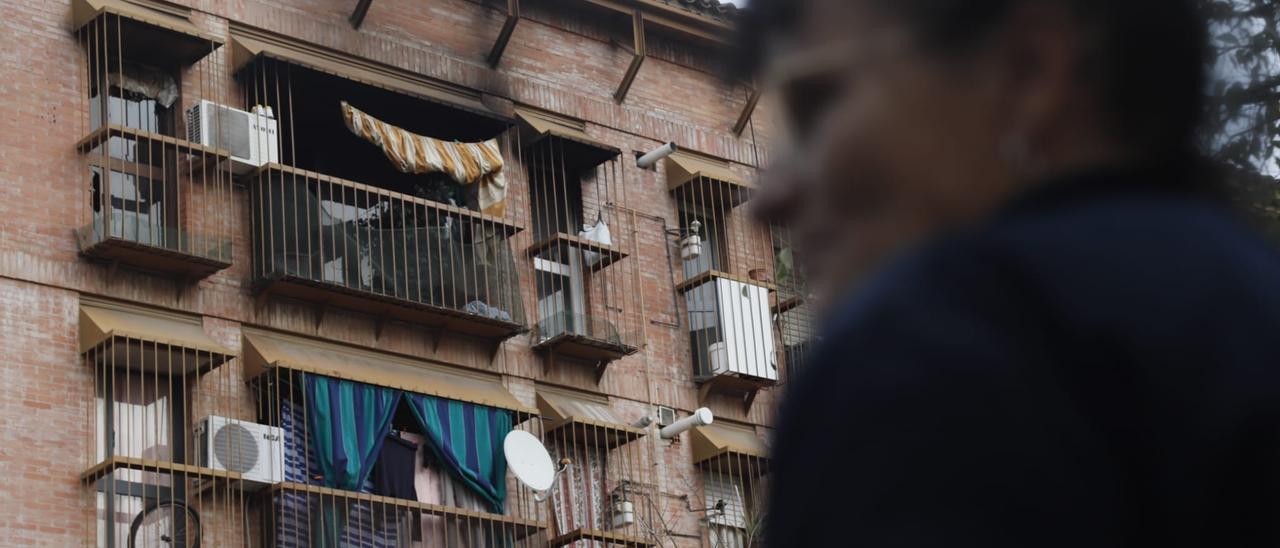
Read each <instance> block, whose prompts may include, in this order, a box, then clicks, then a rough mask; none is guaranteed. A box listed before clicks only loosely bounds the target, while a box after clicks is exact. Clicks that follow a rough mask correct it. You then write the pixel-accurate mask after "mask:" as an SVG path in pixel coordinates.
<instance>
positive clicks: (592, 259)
mask: <svg viewBox="0 0 1280 548" xmlns="http://www.w3.org/2000/svg"><path fill="white" fill-rule="evenodd" d="M578 236H580V237H582V238H583V239H585V240H589V241H592V242H595V243H598V244H600V245H606V246H612V245H613V238H611V237H610V236H609V225H607V224H605V223H604V219H603V218H597V219H596V224H594V225H582V232H579V233H578ZM582 257H583V260H585V261H586V262H587V266H588V267H594V266H595V265H596V263H599V262H600V254H599V253H597V252H595V251H583V252H582Z"/></svg>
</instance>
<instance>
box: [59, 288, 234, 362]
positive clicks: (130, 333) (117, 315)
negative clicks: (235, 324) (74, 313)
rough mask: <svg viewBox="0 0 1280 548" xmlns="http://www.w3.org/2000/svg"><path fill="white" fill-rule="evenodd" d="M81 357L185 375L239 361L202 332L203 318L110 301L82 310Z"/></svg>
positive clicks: (84, 304)
mask: <svg viewBox="0 0 1280 548" xmlns="http://www.w3.org/2000/svg"><path fill="white" fill-rule="evenodd" d="M80 352H81V353H84V354H86V355H90V356H92V357H93V358H94V359H95V361H98V362H100V363H104V364H107V365H114V366H116V367H124V368H128V369H135V370H142V371H148V372H159V373H161V374H174V375H177V374H185V373H190V372H193V371H200V372H203V371H207V370H209V369H212V368H214V367H217V366H218V365H220V364H222V363H223V362H226V361H227V360H229V359H231V358H233V357H234V356H235V355H234V354H233V353H232V352H231V351H229V350H227V349H226V348H225V347H223V346H222V345H220V344H218V343H216V342H214V340H213V339H212V338H210V337H209V335H207V334H206V333H205V332H204V326H203V324H202V323H201V321H200V318H198V317H195V316H188V315H184V314H177V313H173V312H165V311H160V310H153V309H148V308H142V307H136V306H131V305H125V304H119V303H111V302H106V301H85V302H82V303H81V305H80Z"/></svg>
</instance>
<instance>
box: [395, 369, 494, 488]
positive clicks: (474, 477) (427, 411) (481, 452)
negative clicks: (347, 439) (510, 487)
mask: <svg viewBox="0 0 1280 548" xmlns="http://www.w3.org/2000/svg"><path fill="white" fill-rule="evenodd" d="M405 399H406V400H407V401H408V402H409V407H411V408H412V409H413V414H414V416H415V417H417V419H418V424H419V425H420V426H422V430H423V432H425V433H426V438H427V446H428V447H430V448H431V451H432V452H433V453H435V456H436V458H437V459H438V460H439V461H440V462H443V463H445V464H446V465H447V466H448V468H449V471H450V472H451V473H453V475H454V477H456V478H458V479H459V480H460V481H462V482H463V483H464V484H465V485H466V486H467V487H469V488H471V490H473V491H475V492H476V493H477V494H479V495H480V496H481V497H482V498H483V499H484V500H485V501H486V502H488V503H489V505H490V508H491V509H492V511H493V512H495V513H502V511H503V502H504V501H505V499H506V498H507V481H506V478H507V461H506V458H505V457H504V456H503V454H502V441H503V439H505V438H506V436H507V434H508V433H510V432H511V428H512V416H511V411H507V410H505V409H497V408H493V407H487V406H484V405H476V404H472V403H463V402H460V401H455V400H447V399H443V398H437V397H433V396H426V395H422V394H412V393H405Z"/></svg>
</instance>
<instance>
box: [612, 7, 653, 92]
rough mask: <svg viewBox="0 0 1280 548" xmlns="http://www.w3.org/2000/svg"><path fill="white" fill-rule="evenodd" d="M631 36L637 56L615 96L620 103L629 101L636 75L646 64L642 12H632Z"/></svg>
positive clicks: (632, 59) (632, 60) (633, 59)
mask: <svg viewBox="0 0 1280 548" xmlns="http://www.w3.org/2000/svg"><path fill="white" fill-rule="evenodd" d="M631 35H632V37H633V38H634V39H635V54H634V55H635V56H634V57H632V58H631V66H628V67H627V73H626V74H625V75H623V76H622V83H621V84H619V85H618V91H617V92H615V93H614V94H613V100H615V101H617V102H619V103H621V102H623V101H625V100H627V92H628V91H631V84H632V83H633V82H635V80H636V73H638V72H640V65H641V64H643V63H644V58H645V44H644V14H643V13H641V12H640V10H635V11H632V12H631Z"/></svg>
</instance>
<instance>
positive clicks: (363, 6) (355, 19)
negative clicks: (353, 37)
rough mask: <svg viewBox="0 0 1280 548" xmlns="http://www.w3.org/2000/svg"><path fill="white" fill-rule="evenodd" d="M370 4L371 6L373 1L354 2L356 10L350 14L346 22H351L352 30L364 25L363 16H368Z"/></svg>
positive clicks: (360, 0)
mask: <svg viewBox="0 0 1280 548" xmlns="http://www.w3.org/2000/svg"><path fill="white" fill-rule="evenodd" d="M370 4H373V0H358V1H357V2H356V9H355V11H353V12H351V17H350V18H349V19H348V21H351V27H352V28H357V29H358V28H360V25H361V24H363V23H364V16H365V15H368V14H369V5H370Z"/></svg>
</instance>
